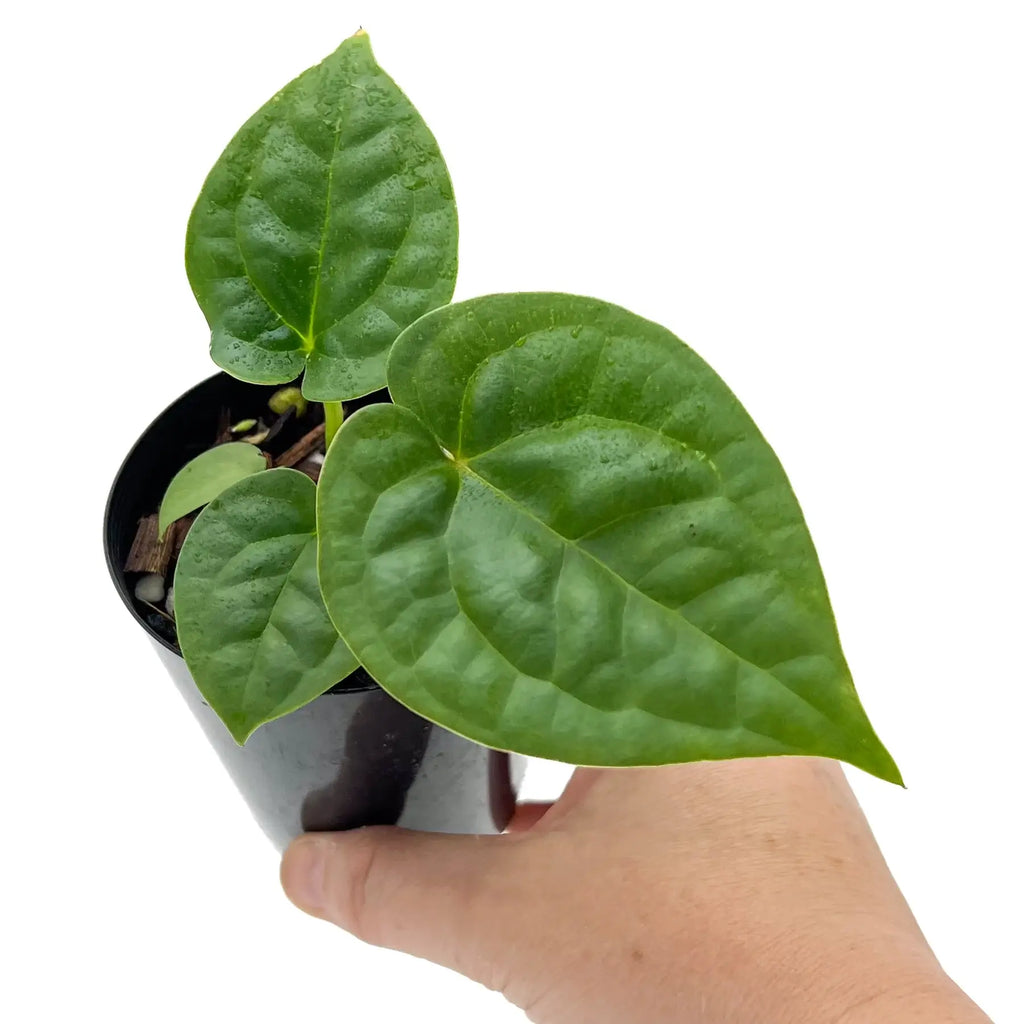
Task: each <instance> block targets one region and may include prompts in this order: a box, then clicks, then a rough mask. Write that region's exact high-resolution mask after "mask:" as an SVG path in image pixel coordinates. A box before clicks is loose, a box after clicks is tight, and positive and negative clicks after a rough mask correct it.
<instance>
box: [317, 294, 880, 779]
mask: <svg viewBox="0 0 1024 1024" xmlns="http://www.w3.org/2000/svg"><path fill="white" fill-rule="evenodd" d="M389 387H390V389H391V393H392V397H393V399H394V401H395V403H396V405H395V406H385V405H376V406H369V407H367V408H365V409H362V410H360V411H359V412H357V413H356V414H355V415H354V416H353V417H352V418H351V419H350V420H349V421H348V422H346V423H345V425H344V426H343V427H342V429H341V432H340V433H339V435H338V438H337V440H336V442H335V444H334V445H332V447H331V450H330V453H329V454H328V457H327V460H326V463H325V465H324V468H323V472H322V475H321V478H320V487H319V495H318V523H319V530H320V582H321V588H322V590H323V593H324V595H325V598H326V603H327V607H328V610H329V612H330V615H331V617H332V619H333V620H334V623H335V625H336V626H337V627H338V629H339V631H340V632H341V634H342V635H343V636H344V637H345V639H346V640H347V641H348V643H349V644H350V646H351V648H352V650H353V651H354V652H355V653H356V655H357V656H358V658H359V660H360V661H361V662H362V663H363V664H364V665H365V666H366V668H367V669H368V670H369V671H370V672H371V673H372V674H373V675H374V676H375V677H376V678H377V679H378V681H379V682H380V683H381V684H382V685H383V686H384V687H385V688H387V689H388V690H389V691H390V692H391V693H392V694H394V695H395V696H396V697H397V698H398V699H399V700H401V701H402V702H404V703H405V704H407V705H408V706H410V707H411V708H413V709H414V710H416V711H418V712H420V713H421V714H423V715H425V716H426V717H427V718H430V719H432V720H434V721H437V722H440V723H442V724H443V725H445V726H447V727H448V728H450V729H453V730H455V731H457V732H460V733H462V734H464V735H466V736H469V737H471V738H473V739H476V740H479V741H480V742H482V743H485V744H488V745H491V746H495V747H499V748H504V749H512V750H517V751H521V752H523V753H527V754H533V755H538V756H541V757H548V758H555V759H559V760H563V761H568V762H573V763H577V764H590V765H630V764H659V763H668V762H678V761H689V760H699V759H717V758H730V757H740V756H751V755H769V754H816V755H822V756H828V757H836V758H841V759H844V760H846V761H849V762H851V763H852V764H855V765H858V766H859V767H861V768H864V769H865V770H867V771H869V772H872V773H874V774H876V775H879V776H881V777H882V778H886V779H890V780H893V781H898V780H899V773H898V771H897V769H896V766H895V764H894V763H893V761H892V759H891V758H890V756H889V755H888V753H887V752H886V751H885V749H884V747H882V745H881V743H880V742H879V741H878V739H877V738H876V736H875V734H874V732H873V731H872V729H871V726H870V725H869V723H868V721H867V718H866V717H865V715H864V712H863V710H862V708H861V705H860V703H859V701H858V699H857V696H856V693H855V692H854V688H853V684H852V682H851V679H850V674H849V671H848V669H847V666H846V663H845V660H844V658H843V654H842V651H841V649H840V645H839V640H838V637H837V635H836V629H835V624H834V621H833V617H832V612H831V609H830V606H829V600H828V596H827V593H826V590H825V584H824V581H823V579H822V576H821V572H820V569H819V566H818V562H817V558H816V555H815V552H814V547H813V545H812V542H811V539H810V536H809V534H808V531H807V528H806V525H805V524H804V521H803V517H802V515H801V512H800V508H799V506H798V504H797V502H796V499H795V497H794V496H793V493H792V491H791V489H790V486H789V484H788V482H787V479H786V476H785V474H784V472H783V470H782V467H781V466H780V465H779V462H778V459H777V458H776V456H775V454H774V453H773V451H772V450H771V448H770V447H769V446H768V444H767V443H766V441H765V440H764V438H763V437H762V436H761V435H760V433H759V432H758V430H757V428H756V427H755V425H754V423H753V422H752V421H751V419H750V417H749V416H748V415H747V413H746V412H745V411H744V409H743V408H742V406H741V405H740V403H739V402H738V401H737V399H736V398H735V397H734V396H733V394H732V393H731V392H730V391H729V390H728V388H727V387H726V386H725V384H724V383H723V382H722V381H721V380H720V379H719V378H718V377H717V376H716V375H715V373H714V372H713V371H712V370H711V369H710V367H708V366H707V364H705V363H704V362H703V361H702V360H701V359H700V358H699V357H698V356H697V355H696V354H695V353H694V352H693V351H692V350H691V349H690V348H688V347H687V346H686V345H684V344H683V343H682V342H681V341H680V340H679V339H678V338H676V337H675V336H673V335H672V334H670V333H669V332H668V331H666V330H665V329H663V328H661V327H658V326H657V325H655V324H652V323H650V322H648V321H645V320H642V319H640V318H639V317H637V316H634V315H633V314H631V313H628V312H627V311H625V310H623V309H620V308H617V307H615V306H610V305H607V304H605V303H601V302H598V301H596V300H592V299H584V298H578V297H574V296H564V295H505V296H500V295H499V296H490V297H485V298H481V299H475V300H472V301H470V302H464V303H460V304H457V305H455V306H449V307H447V308H445V309H440V310H437V311H435V312H434V313H432V314H430V315H428V316H427V317H424V318H423V319H422V320H420V321H419V322H418V323H416V324H415V325H413V326H412V327H411V328H410V329H409V330H407V331H406V332H405V333H404V334H403V335H402V336H401V338H400V339H399V341H398V342H397V344H396V346H395V348H394V350H393V352H392V355H391V361H390V365H389Z"/></svg>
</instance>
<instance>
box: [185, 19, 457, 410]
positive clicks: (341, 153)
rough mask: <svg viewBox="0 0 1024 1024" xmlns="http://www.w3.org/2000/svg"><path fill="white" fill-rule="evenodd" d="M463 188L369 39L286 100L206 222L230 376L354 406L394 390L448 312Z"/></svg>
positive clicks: (196, 273)
mask: <svg viewBox="0 0 1024 1024" xmlns="http://www.w3.org/2000/svg"><path fill="white" fill-rule="evenodd" d="M457 237H458V227H457V222H456V214H455V200H454V197H453V194H452V186H451V181H450V180H449V178H448V171H447V168H446V167H445V164H444V160H443V158H442V156H441V152H440V150H439V149H438V147H437V143H436V142H435V140H434V137H433V136H432V135H431V134H430V131H429V129H428V128H427V126H426V125H425V124H424V123H423V120H422V118H421V117H420V115H419V114H418V113H417V111H416V109H415V108H414V107H413V106H412V104H411V103H410V102H409V101H408V99H406V97H405V95H404V94H403V93H402V92H401V90H400V89H399V88H398V87H397V86H396V85H395V83H394V82H393V81H392V80H391V79H390V78H389V77H388V76H387V75H386V74H385V73H384V72H383V71H382V70H381V69H380V68H379V67H378V66H377V63H376V61H375V60H374V58H373V53H372V52H371V50H370V42H369V39H368V37H367V36H366V34H365V33H359V34H357V35H355V36H353V37H352V38H350V39H346V40H345V42H343V43H342V44H341V46H340V47H339V48H338V50H337V51H336V52H335V53H333V54H332V55H331V56H330V57H328V58H327V59H326V60H324V61H323V62H322V63H321V64H318V65H316V67H313V68H310V69H309V70H308V71H306V72H305V73H304V74H302V75H300V76H299V77H298V78H297V79H295V80H294V81H293V82H291V83H290V84H289V85H287V86H285V88H284V89H282V90H281V92H279V93H278V94H277V95H276V96H274V97H273V98H272V99H271V100H270V101H269V102H268V103H267V104H266V105H265V106H264V107H262V109H260V110H259V111H258V112H257V113H256V114H255V115H253V117H252V118H250V119H249V121H247V122H246V124H245V125H243V126H242V128H241V129H240V130H239V132H238V134H237V135H236V136H235V137H234V139H232V141H231V142H230V143H229V144H228V147H227V149H225V150H224V153H223V154H222V156H221V157H220V159H219V160H218V162H217V164H216V165H215V166H214V168H213V170H212V171H211V172H210V174H209V177H208V178H207V179H206V183H205V185H204V186H203V190H202V193H201V194H200V196H199V199H198V201H197V203H196V206H195V209H194V210H193V212H192V217H191V220H190V221H189V226H188V235H187V239H186V246H185V261H186V266H187V269H188V276H189V281H190V283H191V285H192V290H193V291H194V292H195V296H196V299H197V300H198V302H199V305H200V306H201V307H202V309H203V312H204V313H205V314H206V318H207V320H208V321H209V324H210V328H211V332H212V334H211V353H212V355H213V359H214V361H215V362H216V363H217V365H218V366H221V367H223V368H224V369H225V370H227V371H228V372H229V373H231V374H233V375H234V376H236V377H240V378H242V379H243V380H247V381H252V382H254V383H265V384H279V383H286V382H287V381H290V380H293V379H294V378H295V377H296V376H298V374H299V373H301V372H302V370H303V368H304V367H305V369H306V375H305V379H304V381H303V392H304V393H305V395H306V396H307V397H308V398H312V399H316V400H319V401H339V400H341V399H343V398H355V397H357V396H359V395H364V394H367V393H369V392H371V391H374V390H376V389H378V388H380V387H383V385H384V377H385V374H384V370H385V361H386V358H387V353H388V350H389V348H390V346H391V344H392V342H394V340H395V338H396V337H397V336H398V334H399V332H400V331H401V330H402V329H403V328H404V327H406V326H407V325H408V324H411V323H412V322H413V321H414V320H415V319H416V318H417V317H419V316H421V315H422V314H423V313H425V312H427V311H428V310H431V309H434V308H435V307H436V306H439V305H442V304H443V303H446V302H447V301H448V300H449V299H450V298H451V295H452V290H453V288H454V286H455V271H456V265H457V259H456V248H457Z"/></svg>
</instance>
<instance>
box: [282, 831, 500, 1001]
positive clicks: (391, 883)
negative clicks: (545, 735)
mask: <svg viewBox="0 0 1024 1024" xmlns="http://www.w3.org/2000/svg"><path fill="white" fill-rule="evenodd" d="M506 839H507V837H502V836H474V835H447V834H442V833H433V832H412V831H409V830H406V829H401V828H394V827H390V826H373V827H370V828H362V829H356V830H353V831H351V832H333V833H332V832H321V833H311V834H308V835H304V836H301V837H300V838H298V839H297V840H295V842H293V843H292V845H291V846H289V847H288V849H287V850H286V851H285V854H284V859H283V860H282V862H281V884H282V886H283V887H284V891H285V894H286V895H287V896H288V898H289V899H290V900H291V901H292V902H293V903H294V904H295V905H296V906H297V907H298V908H299V909H300V910H304V911H305V912H306V913H307V914H312V915H313V916H314V917H319V918H322V919H323V920H325V921H331V922H332V923H333V924H336V925H338V927H340V928H344V929H345V930H346V931H348V932H351V933H352V934H353V935H355V936H356V937H357V938H359V939H362V940H363V941H364V942H369V943H372V944H373V945H376V946H387V947H389V948H390V949H399V950H402V951H403V952H405V953H411V954H412V955H413V956H419V957H424V958H426V959H428V960H433V961H434V962H435V963H438V964H441V965H443V966H445V967H450V968H452V969H453V970H456V971H459V972H460V973H462V974H465V975H467V976H469V977H471V978H474V979H475V980H477V981H481V982H483V983H484V984H487V983H488V981H489V978H487V977H486V976H485V975H486V974H488V973H489V969H488V964H487V960H486V957H487V956H488V955H489V954H492V955H493V954H494V953H496V952H497V945H498V942H499V941H500V939H499V933H498V929H499V925H498V923H497V922H498V921H499V920H500V918H501V917H502V916H503V915H502V914H501V908H502V906H508V905H509V902H508V901H509V899H510V892H511V884H510V883H511V882H512V877H511V874H510V872H509V871H508V870H507V868H508V861H509V859H510V858H509V857H508V856H507V854H509V853H511V852H512V850H511V847H510V846H509V844H508V843H507V842H506V841H505V840H506ZM513 905H514V904H513Z"/></svg>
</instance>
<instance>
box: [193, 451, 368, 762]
mask: <svg viewBox="0 0 1024 1024" xmlns="http://www.w3.org/2000/svg"><path fill="white" fill-rule="evenodd" d="M315 505H316V486H315V484H314V483H313V481H312V480H310V479H309V477H307V476H306V475H305V474H303V473H299V472H296V471H295V470H293V469H271V470H268V471H267V472H265V473H260V474H259V475H257V476H251V477H247V478H246V479H245V480H241V481H239V482H238V483H237V484H235V485H234V486H233V487H231V488H229V489H228V490H227V491H225V492H224V493H223V494H221V495H220V497H218V498H216V499H215V500H214V501H212V502H211V503H210V504H209V505H208V506H207V507H206V509H205V510H204V511H203V512H202V513H201V514H200V515H199V517H198V519H196V521H195V523H194V524H193V526H192V529H191V530H189V533H188V537H187V539H186V540H185V544H184V547H183V548H182V550H181V556H180V558H179V560H178V568H177V571H176V573H175V577H174V607H175V617H176V621H177V626H178V641H179V643H180V644H181V651H182V654H183V655H184V656H185V661H186V663H187V664H188V667H189V670H190V672H191V673H192V678H193V679H194V680H195V682H196V686H198V688H199V691H200V693H202V695H203V696H204V697H205V698H206V700H207V702H208V703H209V705H210V706H211V707H212V708H213V709H214V711H216V712H217V714H218V715H220V717H221V720H222V721H223V722H224V724H225V725H226V726H227V727H228V729H229V730H230V732H231V735H232V736H234V738H235V740H237V742H238V743H244V742H245V741H246V739H248V737H249V736H251V735H252V733H253V731H254V730H255V729H256V728H257V727H258V726H260V725H263V724H264V723H265V722H269V721H272V720H273V719H275V718H280V717H281V716H282V715H285V714H287V713H288V712H289V711H294V710H295V709H296V708H300V707H302V706H303V705H304V704H308V703H309V702H310V701H311V700H313V699H314V698H315V697H318V696H319V695H320V694H321V693H323V692H324V691H326V690H329V689H330V688H331V687H332V686H333V685H334V684H335V683H337V682H339V681H340V680H342V679H344V678H345V676H347V675H348V674H349V673H350V672H352V671H353V670H354V669H355V668H356V667H357V665H358V662H357V661H356V659H355V658H354V657H353V656H352V652H351V651H350V650H349V649H348V648H347V647H346V646H345V643H344V641H343V640H341V638H340V637H339V636H338V634H337V632H336V631H335V629H334V627H333V626H332V625H331V622H330V620H329V619H328V618H327V612H326V610H325V609H324V604H323V600H322V598H321V596H320V590H319V588H318V586H317V578H316V544H317V541H316V528H315V518H316V517H315Z"/></svg>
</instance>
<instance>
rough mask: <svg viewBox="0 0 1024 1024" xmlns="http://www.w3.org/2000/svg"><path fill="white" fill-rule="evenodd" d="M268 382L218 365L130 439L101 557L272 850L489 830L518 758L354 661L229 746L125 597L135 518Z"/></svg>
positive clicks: (155, 627)
mask: <svg viewBox="0 0 1024 1024" xmlns="http://www.w3.org/2000/svg"><path fill="white" fill-rule="evenodd" d="M274 390H275V388H273V387H263V386H260V385H253V384H245V383H242V382H241V381H238V380H235V379H234V378H233V377H229V376H228V375H227V374H223V373H222V374H217V375H216V376H214V377H211V378H210V379H208V380H206V381H204V382H203V383H202V384H199V385H197V386H196V387H194V388H193V389H192V390H191V391H189V392H188V393H187V394H185V395H183V396H182V397H181V398H179V399H178V401H176V402H175V403H173V404H172V405H171V406H170V407H169V408H167V409H166V410H165V411H164V412H163V413H162V414H161V415H160V416H159V417H157V419H156V420H155V421H154V422H153V423H152V425H151V426H150V427H149V429H148V430H146V432H145V433H144V434H143V435H142V437H141V438H139V440H138V442H137V443H136V444H135V447H134V448H132V450H131V452H130V453H129V454H128V457H127V458H126V459H125V461H124V463H123V464H122V466H121V469H120V470H119V471H118V474H117V477H116V478H115V480H114V484H113V487H112V488H111V491H110V497H109V499H108V501H107V511H106V518H105V521H104V531H103V532H104V537H103V543H104V549H105V552H106V558H107V565H108V567H109V569H110V575H111V577H112V578H113V580H114V585H115V586H116V587H117V590H118V593H119V594H120V595H121V598H122V599H123V601H124V603H125V605H126V606H127V607H128V609H129V611H130V612H131V613H132V615H133V616H134V617H135V619H136V620H137V621H138V622H139V624H140V625H141V626H142V627H143V628H144V629H145V630H146V631H147V633H148V634H149V636H150V639H151V640H152V641H153V644H154V646H155V648H156V650H157V653H158V654H159V655H160V657H161V660H162V661H163V662H164V665H165V667H166V668H167V670H168V672H169V673H170V675H171V677H172V679H173V680H174V682H175V684H176V686H177V687H178V690H179V691H180V692H181V695H182V696H183V697H184V698H185V701H186V702H187V703H188V705H189V707H190V708H191V710H192V713H193V714H194V715H195V717H196V719H197V721H198V722H199V724H200V726H201V727H202V729H203V732H204V733H205V734H206V737H207V739H208V740H209V741H210V743H211V744H212V745H213V747H214V749H215V750H216V752H217V754H218V756H219V757H220V759H221V761H222V762H223V764H224V767H225V768H226V769H227V771H228V774H229V775H230V776H231V778H232V779H233V781H234V782H235V785H236V786H237V787H238V789H239V791H240V792H241V794H242V796H243V797H244V798H245V801H246V803H247V804H248V805H249V808H250V810H251V811H252V813H253V815H254V817H255V818H256V821H257V822H258V823H259V825H260V827H261V828H262V829H263V831H264V832H265V833H266V834H267V836H268V837H269V838H270V840H271V842H273V843H274V845H275V846H276V847H278V849H282V848H283V847H284V846H285V845H287V843H288V841H289V840H291V839H293V838H294V837H295V836H297V835H298V834H300V833H301V832H316V831H333V830H337V829H347V828H357V827H360V826H363V825H391V824H398V825H402V826H404V827H406V828H415V829H423V830H427V831H436V832H471V833H486V832H500V831H501V830H502V829H503V828H504V827H505V825H507V823H508V820H509V818H510V817H511V814H512V811H513V809H514V806H515V793H516V788H517V786H518V784H519V781H520V779H521V776H522V770H523V766H524V762H523V760H522V759H521V758H518V757H510V756H509V755H508V754H504V753H500V752H498V751H493V750H488V749H487V748H485V747H481V746H479V745H478V744H476V743H473V742H471V741H470V740H466V739H463V738H462V737H460V736H456V735H455V734H454V733H451V732H448V731H447V730H446V729H442V728H441V727H440V726H437V725H433V724H432V723H430V722H428V721H426V720H425V719H423V718H420V717H419V716H418V715H416V714H414V713H413V712H412V711H410V710H409V709H408V708H406V707H404V706H403V705H401V704H399V703H398V702H397V701H395V700H394V699H393V698H391V697H390V696H388V694H387V693H385V692H384V691H383V690H382V689H381V688H380V687H379V686H378V685H377V684H376V683H375V682H374V680H373V679H372V678H371V677H370V676H369V675H368V674H367V673H366V672H365V671H363V670H362V669H359V670H357V671H356V672H354V673H352V675H350V676H348V677H347V678H346V679H344V680H341V681H340V682H339V683H338V685H337V686H335V687H333V688H332V689H331V690H330V691H328V692H327V693H325V694H324V695H323V696H321V697H318V698H317V699H316V700H314V701H313V702H312V703H311V704H308V705H307V706H306V707H304V708H301V709H300V710H299V711H295V712H293V713H292V714H290V715H286V716H285V717H284V718H280V719H278V720H277V721H275V722H270V723H268V724H267V725H265V726H263V727H261V728H260V729H258V730H257V731H256V732H255V733H254V734H253V736H252V737H251V738H250V739H249V741H248V742H247V743H246V744H245V746H244V747H239V746H238V745H237V744H236V743H235V741H234V740H233V739H232V737H231V735H230V733H228V731H227V729H226V728H225V727H224V725H223V724H222V723H221V721H220V719H219V718H218V717H217V716H216V715H215V714H214V712H213V711H212V710H211V709H210V708H209V706H207V704H206V703H205V702H204V701H203V699H202V697H201V695H200V694H199V691H198V690H197V689H196V685H195V683H194V682H193V680H192V677H191V676H190V675H189V672H188V669H187V668H186V666H185V662H184V661H183V660H182V658H181V656H180V654H179V653H178V651H177V648H176V646H174V644H173V642H172V640H171V639H169V637H168V636H167V635H166V634H164V633H162V632H161V630H160V620H159V618H158V617H156V616H155V615H154V614H150V615H146V614H145V607H144V606H142V605H139V604H138V603H137V602H136V601H135V599H134V597H133V586H132V584H133V580H132V579H130V578H127V577H126V575H125V573H124V571H123V566H124V564H125V560H126V558H127V555H128V550H129V548H130V547H131V543H132V539H133V537H134V535H135V530H136V526H137V523H138V520H139V519H140V518H141V517H143V516H145V515H148V514H150V513H152V512H154V511H155V510H156V508H157V507H158V505H159V503H160V499H161V497H162V495H163V491H164V489H165V488H166V486H167V483H168V482H169V481H170V479H171V477H172V476H173V475H174V473H176V472H177V470H178V469H180V468H181V466H183V465H184V464H185V463H186V462H187V461H188V460H189V459H191V458H192V457H193V456H195V455H197V454H198V453H199V452H201V451H203V450H204V449H205V448H207V447H209V444H210V442H211V439H212V438H213V437H214V436H215V434H216V428H217V418H218V415H219V413H220V410H221V409H230V410H231V411H232V413H233V415H235V416H236V418H241V417H242V416H249V415H255V412H256V411H258V410H259V409H261V408H263V407H265V405H266V401H267V398H268V397H269V396H270V395H271V394H272V393H273V392H274ZM370 401H387V398H386V395H385V394H380V395H378V396H370V397H368V398H367V399H363V400H361V402H360V403H359V404H364V403H366V402H370ZM302 429H308V423H307V424H306V425H305V426H304V427H303V428H302Z"/></svg>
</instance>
